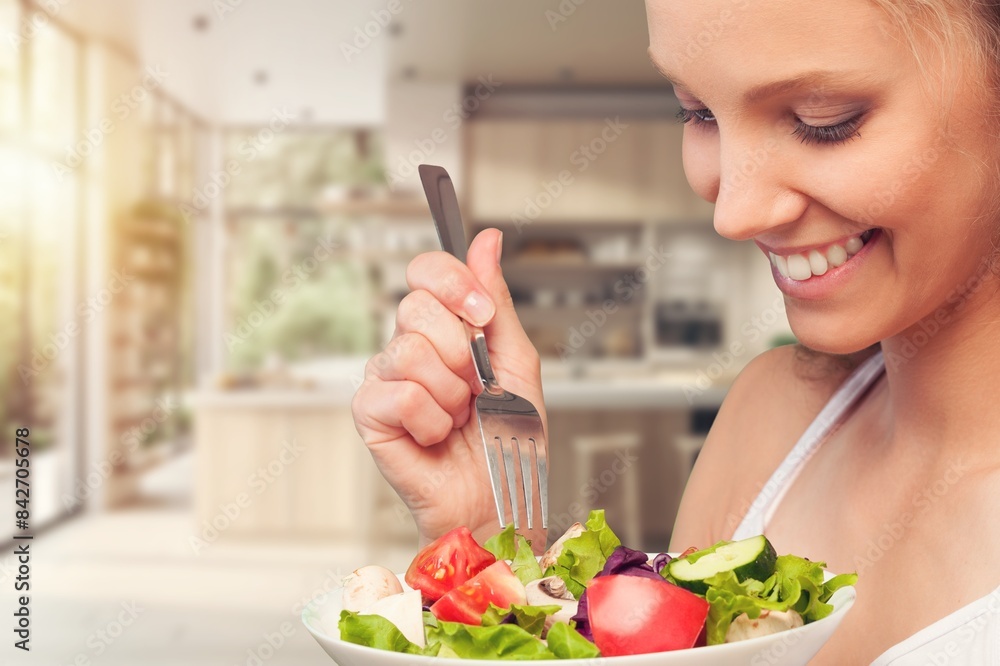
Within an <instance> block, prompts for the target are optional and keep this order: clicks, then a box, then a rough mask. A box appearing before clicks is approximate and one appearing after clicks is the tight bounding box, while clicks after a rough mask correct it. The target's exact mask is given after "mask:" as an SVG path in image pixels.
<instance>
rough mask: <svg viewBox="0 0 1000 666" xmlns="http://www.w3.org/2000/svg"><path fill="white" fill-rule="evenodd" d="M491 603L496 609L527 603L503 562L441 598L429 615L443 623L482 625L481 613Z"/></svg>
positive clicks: (519, 585)
mask: <svg viewBox="0 0 1000 666" xmlns="http://www.w3.org/2000/svg"><path fill="white" fill-rule="evenodd" d="M491 603H493V604H496V605H497V606H498V607H500V608H510V606H511V604H521V605H523V604H526V603H528V600H527V598H526V597H525V592H524V585H522V584H521V581H519V580H518V579H517V576H515V575H514V572H513V571H511V570H510V566H509V565H508V564H507V563H506V562H504V561H503V560H500V561H499V562H497V563H495V564H491V565H490V566H488V567H486V568H485V569H483V570H482V571H481V572H480V573H479V574H477V575H476V576H475V577H473V578H471V579H470V580H468V581H466V582H465V584H463V585H459V586H458V587H456V588H455V589H454V590H452V591H451V592H449V593H448V594H446V595H444V596H443V597H441V598H440V599H439V600H438V601H437V602H436V603H435V604H434V605H433V606H431V613H433V614H434V617H436V618H437V619H439V620H444V621H445V622H463V623H465V624H482V621H483V613H485V612H486V609H487V608H489V607H490V604H491Z"/></svg>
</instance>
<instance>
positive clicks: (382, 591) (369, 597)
mask: <svg viewBox="0 0 1000 666" xmlns="http://www.w3.org/2000/svg"><path fill="white" fill-rule="evenodd" d="M402 591H403V586H402V585H401V584H400V582H399V578H397V577H396V574H394V573H392V572H391V571H389V570H388V569H386V568H385V567H380V566H375V565H373V566H367V567H361V568H360V569H358V570H357V571H355V572H354V573H352V574H351V575H350V576H347V577H346V578H344V610H349V611H354V612H356V613H364V612H366V611H367V610H368V608H369V607H371V605H372V604H374V603H375V602H376V601H378V600H379V599H384V598H385V597H388V596H390V595H393V594H400V593H401V592H402Z"/></svg>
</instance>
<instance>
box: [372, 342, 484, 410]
mask: <svg viewBox="0 0 1000 666" xmlns="http://www.w3.org/2000/svg"><path fill="white" fill-rule="evenodd" d="M365 377H368V378H378V379H381V380H383V381H390V382H391V381H404V380H408V381H413V382H416V383H418V384H420V385H421V386H423V387H424V389H426V390H427V392H428V393H429V394H430V395H431V397H432V398H433V399H434V401H435V402H436V403H437V404H438V405H439V406H440V407H441V408H442V409H444V410H445V411H446V412H448V414H449V415H450V416H451V417H452V419H453V421H454V425H453V427H455V428H460V427H462V426H463V425H465V422H466V421H467V420H468V419H469V401H470V399H471V398H472V388H471V387H470V386H469V383H468V382H467V381H466V380H465V379H463V378H462V377H459V376H458V375H456V374H455V373H454V372H453V371H452V370H451V368H449V367H448V366H447V365H446V364H445V362H444V361H443V360H442V359H441V356H440V355H438V352H437V350H436V349H435V348H434V345H433V344H431V341H430V340H428V339H427V338H426V337H424V336H423V335H421V334H420V333H404V334H402V335H399V336H396V337H394V338H393V339H392V340H391V341H389V344H388V345H386V348H385V350H384V351H383V352H381V353H379V354H377V355H376V356H374V357H373V358H372V360H371V361H369V362H368V365H367V366H366V368H365Z"/></svg>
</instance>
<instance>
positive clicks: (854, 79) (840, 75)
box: [646, 49, 875, 104]
mask: <svg viewBox="0 0 1000 666" xmlns="http://www.w3.org/2000/svg"><path fill="white" fill-rule="evenodd" d="M646 54H647V55H648V56H649V61H650V62H651V63H653V67H654V68H656V71H658V72H659V73H660V75H662V76H663V78H665V79H667V80H668V81H669V82H670V83H672V84H673V85H675V86H678V87H680V88H685V89H689V86H686V85H684V83H683V82H682V81H681V80H680V78H679V77H677V76H676V75H674V74H672V73H671V72H668V71H667V70H666V69H664V68H663V66H662V65H660V63H658V62H656V60H655V59H654V58H653V52H652V50H651V49H647V50H646ZM874 78H875V77H874V76H873V75H872V74H870V73H867V72H864V73H862V72H849V71H842V72H840V71H828V70H813V71H808V72H803V73H801V74H797V75H795V76H793V77H791V78H789V79H783V80H781V81H772V82H769V83H761V84H758V85H756V86H753V87H752V88H750V89H749V90H748V91H746V93H744V95H743V101H744V102H745V103H747V104H752V103H754V102H757V101H760V100H762V99H765V98H767V97H773V96H775V95H780V94H782V93H785V92H789V91H791V90H796V89H802V88H805V89H809V88H816V89H818V90H819V91H820V92H822V90H823V88H824V87H825V86H829V85H835V84H837V83H854V84H859V83H860V84H864V83H869V82H871V81H872V80H873V79H874Z"/></svg>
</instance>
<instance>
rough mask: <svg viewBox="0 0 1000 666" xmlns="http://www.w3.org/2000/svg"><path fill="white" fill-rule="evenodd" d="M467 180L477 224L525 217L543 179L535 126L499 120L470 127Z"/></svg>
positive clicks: (539, 129) (539, 135) (538, 128)
mask: <svg viewBox="0 0 1000 666" xmlns="http://www.w3.org/2000/svg"><path fill="white" fill-rule="evenodd" d="M469 128H470V129H469V134H468V143H469V151H470V162H469V178H468V182H469V185H470V189H471V204H472V206H471V210H472V215H473V217H474V218H476V219H480V220H504V221H506V220H510V219H511V215H514V214H516V213H520V214H522V215H524V214H525V206H526V199H527V200H531V199H533V198H534V197H535V194H536V191H537V189H538V187H539V184H540V182H541V181H542V179H543V174H542V170H543V168H544V166H543V164H542V154H543V151H542V145H541V139H542V137H543V136H544V134H545V127H544V126H543V124H541V123H538V122H533V121H532V122H529V121H523V120H498V121H483V122H474V123H469Z"/></svg>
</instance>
